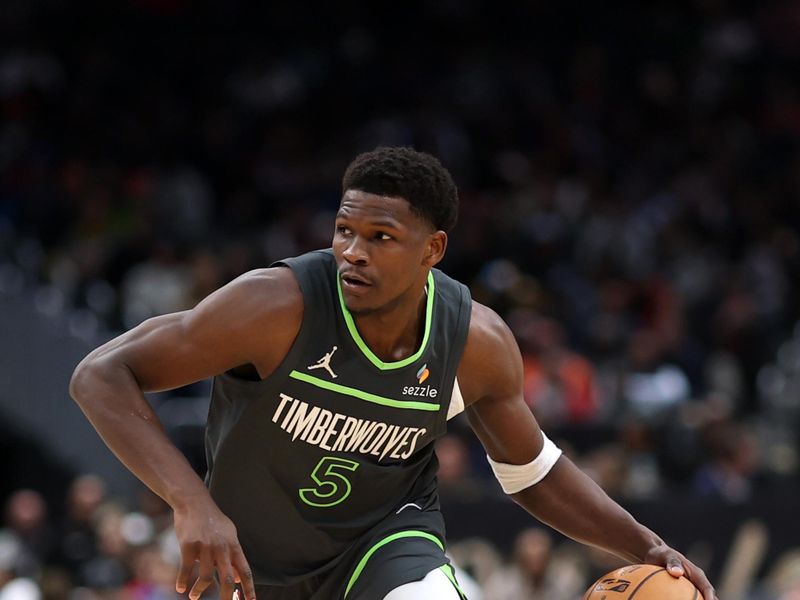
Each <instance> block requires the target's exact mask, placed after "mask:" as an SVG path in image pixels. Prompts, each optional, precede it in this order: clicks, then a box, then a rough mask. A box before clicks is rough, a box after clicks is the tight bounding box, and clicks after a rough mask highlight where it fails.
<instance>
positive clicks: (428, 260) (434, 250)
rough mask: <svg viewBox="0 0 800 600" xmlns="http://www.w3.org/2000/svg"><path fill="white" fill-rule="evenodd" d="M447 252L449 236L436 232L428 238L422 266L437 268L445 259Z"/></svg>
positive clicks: (442, 232)
mask: <svg viewBox="0 0 800 600" xmlns="http://www.w3.org/2000/svg"><path fill="white" fill-rule="evenodd" d="M445 250H447V234H446V233H445V232H444V231H441V230H440V231H434V232H433V233H432V234H430V236H429V237H428V242H427V244H426V246H425V254H424V255H423V258H422V264H423V265H424V266H426V267H428V268H430V267H433V266H435V265H436V264H438V263H439V262H440V261H441V260H442V259H443V258H444V252H445Z"/></svg>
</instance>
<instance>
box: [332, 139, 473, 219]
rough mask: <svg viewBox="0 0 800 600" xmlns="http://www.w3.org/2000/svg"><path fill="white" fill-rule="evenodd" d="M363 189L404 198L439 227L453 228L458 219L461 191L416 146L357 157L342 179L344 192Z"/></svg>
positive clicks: (363, 190) (448, 174) (417, 211)
mask: <svg viewBox="0 0 800 600" xmlns="http://www.w3.org/2000/svg"><path fill="white" fill-rule="evenodd" d="M347 190H359V191H362V192H367V193H369V194H378V195H381V196H391V197H393V198H403V199H404V200H406V201H407V202H408V203H409V204H410V205H411V209H412V210H413V211H414V212H415V213H416V214H418V215H419V216H420V217H422V218H423V219H425V220H427V221H428V222H430V223H431V225H433V227H434V228H435V229H437V230H438V229H441V230H443V231H450V229H452V228H453V225H455V224H456V219H457V218H458V191H457V190H456V184H455V183H453V178H452V177H451V176H450V173H449V172H448V170H447V169H445V168H444V167H443V166H442V163H440V162H439V160H438V159H437V158H436V157H435V156H431V155H430V154H427V153H425V152H418V151H416V150H414V149H413V148H405V147H380V148H376V149H375V150H373V151H372V152H365V153H363V154H359V155H358V156H356V158H355V160H353V162H351V163H350V166H348V167H347V170H346V171H345V172H344V177H343V178H342V193H344V192H346V191H347Z"/></svg>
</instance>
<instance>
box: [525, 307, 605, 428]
mask: <svg viewBox="0 0 800 600" xmlns="http://www.w3.org/2000/svg"><path fill="white" fill-rule="evenodd" d="M515 321H516V322H515V323H513V324H512V327H513V329H514V332H515V335H516V337H517V340H518V341H519V343H520V347H521V350H522V360H523V367H524V393H525V401H526V402H527V403H528V405H529V406H530V407H531V409H532V410H533V411H534V413H535V414H536V418H537V419H539V420H540V421H542V422H543V423H544V425H543V426H544V427H546V428H547V427H557V426H558V425H562V424H565V423H569V424H580V423H591V422H593V421H595V420H596V419H597V417H598V414H599V401H598V393H597V387H596V385H595V381H594V369H593V368H592V365H591V363H589V361H588V360H586V359H585V358H584V357H583V356H581V355H579V354H578V353H576V352H574V351H572V350H570V349H569V348H568V347H567V345H566V333H565V331H564V328H563V326H562V325H561V324H560V323H559V322H558V321H556V320H555V319H550V318H544V317H537V316H535V315H533V314H532V313H530V312H527V311H526V312H522V313H518V314H517V316H516V319H515Z"/></svg>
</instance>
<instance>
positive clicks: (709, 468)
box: [694, 420, 759, 503]
mask: <svg viewBox="0 0 800 600" xmlns="http://www.w3.org/2000/svg"><path fill="white" fill-rule="evenodd" d="M702 437H703V440H704V442H705V446H706V448H707V450H708V453H709V458H708V460H707V462H706V463H705V464H704V465H702V466H701V467H700V469H699V470H698V472H697V474H696V476H695V479H694V488H695V490H696V491H697V493H698V494H700V495H701V496H706V497H714V498H719V499H721V500H725V501H726V502H733V503H737V502H746V501H747V500H749V499H750V498H751V496H752V494H753V483H754V477H755V475H756V473H757V470H758V465H759V457H758V445H757V442H756V439H755V437H754V436H753V435H752V434H751V433H750V432H749V431H747V429H746V428H744V427H743V426H742V425H740V424H738V423H735V422H733V421H730V420H726V421H719V422H715V423H711V424H709V425H707V426H706V428H705V431H703V432H702Z"/></svg>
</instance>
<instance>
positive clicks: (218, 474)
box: [206, 250, 471, 584]
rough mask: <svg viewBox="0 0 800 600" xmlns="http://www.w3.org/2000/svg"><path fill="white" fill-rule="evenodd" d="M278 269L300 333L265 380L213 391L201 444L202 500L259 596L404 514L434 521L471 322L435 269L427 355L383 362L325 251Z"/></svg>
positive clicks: (454, 286)
mask: <svg viewBox="0 0 800 600" xmlns="http://www.w3.org/2000/svg"><path fill="white" fill-rule="evenodd" d="M276 264H278V265H282V266H285V267H288V268H290V269H292V271H293V273H294V275H295V277H296V278H297V280H298V282H299V285H300V289H301V291H302V294H303V302H304V307H305V308H304V314H303V323H302V326H301V328H300V332H299V334H298V336H297V338H296V340H295V341H294V344H293V345H292V348H291V349H290V351H289V352H288V354H287V356H286V358H285V359H284V360H283V362H282V363H281V365H280V366H279V367H278V368H277V369H276V370H275V372H274V373H273V374H272V375H270V376H269V377H267V378H266V379H264V380H261V381H247V380H243V379H240V378H237V377H234V376H232V375H231V374H224V375H220V376H218V377H216V378H215V380H214V386H213V391H212V397H211V407H210V410H209V417H208V428H207V432H206V453H207V457H208V466H209V472H208V476H207V483H208V486H209V489H210V491H211V495H212V496H213V498H214V499H215V501H216V502H217V504H218V505H219V507H220V508H221V509H222V511H223V512H224V513H225V514H226V515H228V516H229V517H230V518H231V519H232V520H233V522H234V523H235V524H236V527H237V531H238V536H239V540H240V542H241V544H242V547H243V549H244V551H245V556H247V559H248V561H249V563H250V566H251V568H252V569H253V573H254V577H255V579H256V582H257V583H259V584H290V583H294V582H296V581H299V580H301V579H303V578H305V577H308V576H311V575H315V574H317V573H320V572H323V571H325V570H326V569H328V568H330V567H332V566H333V565H334V564H335V563H336V561H337V559H338V557H340V556H341V555H342V553H344V552H345V551H346V550H347V549H348V548H349V547H351V546H352V545H353V544H355V543H356V542H357V540H358V539H359V538H360V537H362V536H364V535H367V534H368V533H369V531H370V529H371V528H373V527H375V526H376V525H377V524H378V523H379V522H381V520H383V519H384V518H386V517H387V516H388V515H390V514H392V513H394V512H396V511H397V510H398V509H399V508H401V507H403V506H404V505H406V504H407V503H414V502H415V501H417V503H419V502H420V501H421V500H420V499H424V502H425V503H426V504H427V505H428V506H431V505H434V506H435V508H438V497H437V495H436V469H437V466H438V464H437V461H436V456H435V454H434V450H433V442H434V440H435V439H436V438H437V437H440V436H441V435H443V434H444V432H445V430H446V422H447V415H448V409H449V408H450V401H451V398H452V397H453V395H454V389H455V396H456V398H457V399H458V400H460V392H459V391H458V389H457V382H456V381H455V379H456V371H457V369H458V364H459V361H460V359H461V354H462V351H463V348H464V344H465V341H466V337H467V330H468V327H469V318H470V310H471V300H470V295H469V291H468V290H467V288H466V287H465V286H463V285H461V284H460V283H458V282H456V281H454V280H453V279H451V278H449V277H447V276H446V275H445V274H443V273H442V272H441V271H438V270H436V269H434V270H433V271H432V272H431V273H430V275H429V277H428V285H427V288H426V290H427V305H426V312H425V329H424V336H423V340H422V343H421V345H420V347H419V349H418V350H417V351H416V352H415V353H414V354H413V355H412V356H409V357H408V358H406V359H404V360H400V361H397V362H389V363H387V362H383V361H381V360H380V359H378V357H376V356H375V355H374V354H373V353H372V352H371V351H370V349H369V348H368V347H367V346H366V344H365V343H364V341H363V340H362V339H361V337H360V335H359V333H358V330H357V329H356V326H355V323H354V320H353V318H352V316H351V315H350V313H349V312H348V310H347V308H346V306H345V305H344V302H343V300H342V296H341V290H340V287H339V277H338V272H337V268H336V263H335V260H334V257H333V254H332V252H331V251H330V250H320V251H315V252H310V253H308V254H305V255H302V256H299V257H296V258H291V259H286V260H284V261H281V262H280V263H276ZM264 301H265V302H269V298H265V299H264ZM263 334H264V335H265V336H267V337H268V336H269V331H265V332H263ZM443 533H444V532H442V535H443Z"/></svg>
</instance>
